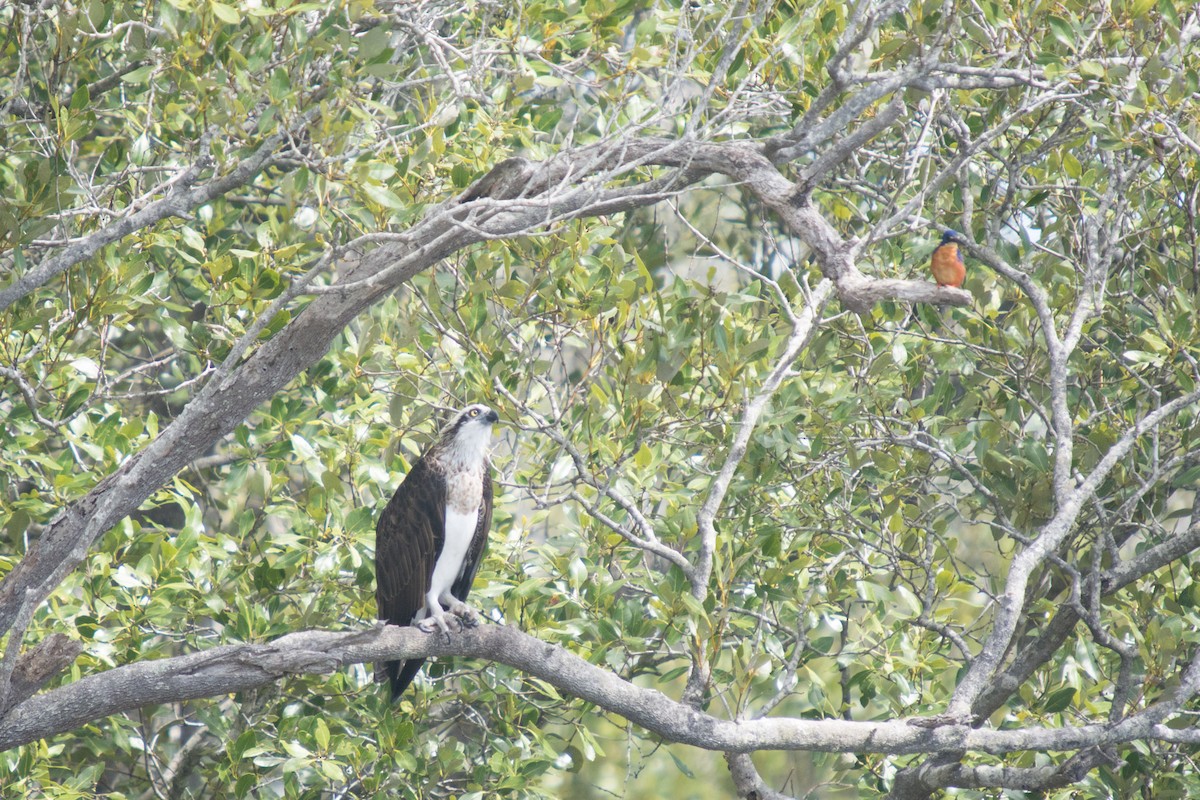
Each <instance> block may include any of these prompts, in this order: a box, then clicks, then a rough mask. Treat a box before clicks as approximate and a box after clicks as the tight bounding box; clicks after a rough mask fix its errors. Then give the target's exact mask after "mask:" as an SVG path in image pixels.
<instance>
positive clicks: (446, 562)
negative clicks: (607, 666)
mask: <svg viewBox="0 0 1200 800" xmlns="http://www.w3.org/2000/svg"><path fill="white" fill-rule="evenodd" d="M499 419H500V417H499V415H498V414H496V412H495V411H493V410H491V409H490V408H488V407H487V406H483V405H479V404H474V405H469V406H467V407H466V408H464V409H463V410H462V411H460V412H458V414H457V415H455V417H454V420H453V421H452V422H451V423H450V424H449V425H448V426H447V427H446V429H445V430H444V431H443V432H442V435H441V438H439V439H438V441H437V442H435V443H434V444H433V446H431V447H430V448H429V449H428V450H426V451H425V453H424V455H422V456H421V457H420V458H419V459H417V462H416V463H415V464H413V467H412V469H411V470H410V471H409V473H408V475H407V476H406V477H405V478H404V480H403V481H401V483H400V487H399V488H398V489H396V493H395V494H394V495H392V499H391V500H390V501H389V502H388V504H387V507H386V508H385V509H384V510H383V516H381V517H380V518H379V523H378V524H377V525H376V526H375V587H376V588H375V601H376V603H377V604H378V606H379V618H380V619H381V620H384V621H385V622H387V623H389V624H392V625H410V624H412V623H416V625H417V627H418V628H420V629H421V630H423V631H425V632H426V633H432V632H433V631H434V630H441V631H442V632H444V633H448V632H449V627H448V625H447V624H446V621H447V619H449V618H451V616H452V615H453V616H454V617H457V618H459V619H460V620H462V623H463V624H464V625H467V626H474V625H476V624H478V622H479V618H478V615H477V614H476V613H475V610H474V609H473V608H471V607H470V606H468V605H467V604H466V602H465V601H466V599H467V593H468V592H470V591H471V583H472V582H473V581H474V580H475V571H476V570H477V569H478V568H479V562H480V560H481V559H482V558H483V551H484V549H485V548H486V547H487V534H488V528H489V527H490V526H491V524H492V479H491V477H490V476H489V474H488V460H487V449H488V444H489V443H490V442H491V439H492V425H494V424H495V423H496V422H497V421H499ZM424 661H425V660H424V659H415V660H409V661H388V662H385V663H382V664H376V665H375V681H376V682H377V683H382V682H384V681H388V682H389V683H390V684H391V687H392V699H393V700H395V699H397V698H399V697H400V695H401V694H402V693H403V692H404V690H405V688H407V687H408V685H409V684H410V683H412V680H413V678H414V677H416V674H417V671H418V670H420V669H421V664H422V663H424Z"/></svg>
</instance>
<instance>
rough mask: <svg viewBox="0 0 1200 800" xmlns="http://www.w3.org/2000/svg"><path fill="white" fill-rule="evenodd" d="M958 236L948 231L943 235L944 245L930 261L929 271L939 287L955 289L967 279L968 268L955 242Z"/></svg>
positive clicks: (934, 252) (938, 247) (942, 244)
mask: <svg viewBox="0 0 1200 800" xmlns="http://www.w3.org/2000/svg"><path fill="white" fill-rule="evenodd" d="M957 235H958V234H956V233H955V232H954V231H951V230H948V231H946V232H945V233H943V234H942V243H941V244H939V245H938V246H937V248H936V249H935V250H934V251H933V257H932V258H931V259H930V260H929V271H930V272H932V273H933V279H934V280H935V281H937V285H938V286H952V287H954V288H955V289H957V288H959V287H960V286H962V284H963V280H964V279H965V278H966V277H967V266H966V264H964V263H963V257H962V253H960V252H958V243H957V242H956V241H955V240H954V239H955V237H956V236H957Z"/></svg>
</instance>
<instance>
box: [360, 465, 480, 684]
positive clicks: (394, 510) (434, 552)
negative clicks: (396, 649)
mask: <svg viewBox="0 0 1200 800" xmlns="http://www.w3.org/2000/svg"><path fill="white" fill-rule="evenodd" d="M488 511H489V516H490V513H491V504H490V502H489V504H488ZM445 535H446V481H445V480H444V479H443V478H442V476H441V475H439V474H438V473H437V472H435V471H434V470H433V469H432V468H430V466H429V464H428V463H427V462H426V461H425V459H424V458H421V459H419V460H418V461H417V463H416V464H413V468H412V470H411V471H409V473H408V475H407V476H405V478H404V480H403V481H402V482H401V483H400V487H399V488H398V489H396V493H395V494H394V495H392V499H391V500H390V501H388V504H387V507H386V508H384V510H383V515H382V516H380V517H379V522H378V524H376V526H375V602H376V603H377V604H378V606H379V618H380V619H381V620H384V621H386V622H388V623H389V624H391V625H402V626H403V625H411V624H412V621H413V617H414V616H416V613H417V612H418V611H420V610H421V609H422V608H424V606H425V593H426V592H428V591H429V581H430V579H431V578H432V577H433V566H434V564H436V563H437V558H438V555H439V554H440V553H441V552H442V545H443V543H444V542H445ZM456 595H457V593H456ZM424 661H425V660H424V659H416V660H409V661H387V662H384V663H382V664H376V665H375V681H376V682H377V683H382V682H383V681H385V680H386V681H388V682H389V683H390V684H391V687H392V699H393V700H395V699H397V698H398V697H400V695H401V694H402V693H403V692H404V690H405V689H406V688H407V687H408V685H409V684H410V683H412V680H413V678H414V677H416V674H417V671H418V670H419V669H421V664H423V663H424Z"/></svg>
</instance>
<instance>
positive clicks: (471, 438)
mask: <svg viewBox="0 0 1200 800" xmlns="http://www.w3.org/2000/svg"><path fill="white" fill-rule="evenodd" d="M499 421H500V415H499V414H497V413H496V412H495V411H493V410H492V409H490V408H488V407H487V406H485V405H483V404H481V403H472V404H471V405H469V406H467V407H466V408H464V409H463V410H462V411H460V412H458V413H457V414H456V415H455V416H454V419H453V420H452V421H451V422H450V424H449V425H448V426H446V429H445V430H444V431H443V432H442V441H441V449H442V453H443V456H444V457H445V459H446V460H447V461H450V462H452V463H456V464H458V465H459V466H464V467H466V466H473V465H477V464H482V463H483V460H484V459H485V458H486V457H487V449H488V445H489V444H491V442H492V426H493V425H495V424H496V423H497V422H499Z"/></svg>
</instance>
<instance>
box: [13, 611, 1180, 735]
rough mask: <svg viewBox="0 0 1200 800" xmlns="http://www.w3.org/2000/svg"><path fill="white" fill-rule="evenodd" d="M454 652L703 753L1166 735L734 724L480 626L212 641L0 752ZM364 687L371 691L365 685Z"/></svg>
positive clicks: (125, 675) (31, 707)
mask: <svg viewBox="0 0 1200 800" xmlns="http://www.w3.org/2000/svg"><path fill="white" fill-rule="evenodd" d="M437 656H465V657H470V658H477V659H484V660H488V661H496V662H499V663H502V664H507V665H509V666H511V667H515V668H517V669H519V670H521V671H523V672H525V673H527V674H529V675H533V676H535V677H538V678H541V679H542V680H545V681H547V682H548V683H550V684H551V685H553V686H555V687H556V688H558V689H560V690H562V691H564V692H566V693H568V694H570V695H573V696H575V697H578V698H580V699H583V700H586V701H588V702H590V703H595V704H596V705H597V706H599V707H601V708H603V709H605V710H606V711H610V712H612V713H614V714H619V715H620V716H622V717H625V718H626V719H628V720H629V721H631V722H633V723H634V724H637V725H640V726H642V727H643V728H646V729H647V730H649V731H652V732H653V733H656V734H658V735H660V736H662V737H663V738H665V739H668V740H670V741H674V742H681V743H684V744H689V745H693V746H695V747H700V748H703V749H706V750H720V751H725V752H729V753H750V752H754V751H756V750H814V751H819V752H829V753H843V752H844V753H884V754H917V753H961V752H965V751H980V752H985V753H992V754H1002V753H1009V752H1015V751H1027V750H1035V751H1045V750H1083V749H1086V748H1090V747H1098V746H1104V745H1117V744H1123V743H1127V742H1132V741H1138V740H1146V739H1158V738H1164V737H1167V736H1172V735H1178V734H1179V731H1172V730H1171V729H1169V728H1166V727H1165V726H1162V725H1159V724H1157V723H1158V720H1156V719H1152V718H1151V717H1152V716H1153V715H1145V716H1144V717H1141V718H1130V719H1128V720H1126V721H1125V722H1123V723H1122V724H1121V725H1119V726H1111V725H1108V724H1101V725H1082V726H1078V727H1072V728H1024V729H1020V730H988V729H975V728H970V727H968V726H965V725H954V726H942V727H939V728H922V727H918V726H914V725H910V724H907V723H905V722H903V721H892V722H853V721H847V720H840V719H836V720H832V719H831V720H806V719H794V718H763V719H756V720H746V721H740V722H735V721H731V720H727V719H720V718H718V717H714V716H711V715H709V714H705V713H702V712H700V711H697V710H695V709H694V708H692V707H690V706H688V705H685V704H683V703H679V702H676V701H674V700H672V699H671V698H669V697H667V696H666V695H665V694H663V693H662V692H659V691H657V690H655V689H646V688H642V687H640V686H636V685H634V684H632V683H630V682H628V681H625V680H622V679H621V678H619V677H617V676H616V675H614V674H613V673H611V672H609V671H607V670H605V669H602V668H600V667H597V666H595V665H593V664H591V663H589V662H588V661H586V660H585V659H583V658H580V657H579V656H577V655H575V654H573V653H571V652H570V651H568V650H566V649H564V648H562V647H559V646H557V645H554V644H551V643H548V642H543V641H541V640H540V639H536V638H534V637H532V636H530V635H528V634H526V633H524V632H522V631H520V630H519V629H517V628H514V627H511V626H506V625H481V626H480V627H478V628H475V629H473V630H467V631H463V632H458V633H455V634H453V635H451V636H449V637H447V636H438V635H429V634H426V633H423V632H421V631H419V630H417V629H416V628H398V627H395V626H376V627H374V628H371V629H368V630H362V631H350V632H334V631H302V632H298V633H292V634H288V635H287V636H283V637H281V638H279V639H276V640H275V641H273V642H271V643H269V644H244V645H224V646H221V647H214V648H212V649H210V650H205V651H203V652H199V653H192V654H190V655H185V656H178V657H175V658H166V659H160V660H154V661H142V662H138V663H136V664H130V665H128V666H125V667H118V668H116V669H112V670H108V671H107V672H101V673H98V674H95V675H89V676H88V677H86V678H83V679H81V680H79V681H76V682H74V683H72V684H69V685H67V686H64V687H62V688H59V689H55V690H53V691H50V692H46V693H45V694H42V695H38V696H37V697H34V698H32V699H30V700H27V701H26V702H25V703H23V704H21V705H20V706H18V707H16V708H15V709H14V710H13V711H12V712H11V713H10V714H9V715H8V717H6V718H5V720H4V724H3V726H0V750H7V749H10V748H13V747H17V746H19V745H21V744H25V743H27V742H31V741H35V740H37V739H43V738H46V737H49V736H53V735H55V734H58V733H63V732H66V731H69V730H73V729H74V728H76V727H79V726H80V725H83V724H85V723H87V722H90V721H92V720H96V719H100V718H102V717H106V716H109V715H112V714H117V713H120V712H122V711H129V710H133V709H136V708H140V707H142V706H146V705H152V704H158V703H167V702H177V701H180V700H193V699H198V698H202V697H214V696H217V695H224V694H228V693H230V692H238V691H245V690H247V689H252V688H255V687H259V686H265V685H267V684H270V683H273V682H275V681H277V680H278V679H280V678H282V677H284V676H287V675H317V674H326V673H329V672H332V671H334V670H336V669H338V668H340V667H343V666H345V665H347V664H357V663H364V662H368V661H381V660H394V659H407V658H430V657H437ZM369 690H370V691H374V689H369Z"/></svg>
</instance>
